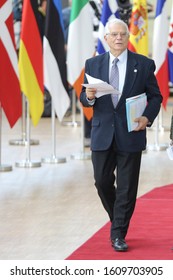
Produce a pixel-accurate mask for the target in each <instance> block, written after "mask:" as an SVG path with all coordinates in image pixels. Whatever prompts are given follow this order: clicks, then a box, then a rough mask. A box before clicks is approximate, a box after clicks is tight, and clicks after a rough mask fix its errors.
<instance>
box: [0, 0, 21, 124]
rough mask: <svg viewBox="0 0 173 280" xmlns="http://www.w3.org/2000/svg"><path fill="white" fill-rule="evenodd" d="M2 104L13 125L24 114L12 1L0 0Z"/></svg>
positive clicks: (0, 100)
mask: <svg viewBox="0 0 173 280" xmlns="http://www.w3.org/2000/svg"><path fill="white" fill-rule="evenodd" d="M0 56H1V61H0V86H1V90H0V105H1V107H2V108H3V110H4V112H5V115H6V117H7V119H8V122H9V124H10V126H11V127H13V126H14V124H15V123H16V122H17V120H18V119H19V118H20V117H21V115H22V96H21V92H20V84H19V73H18V60H17V52H16V46H15V40H14V29H13V14H12V1H11V0H0Z"/></svg>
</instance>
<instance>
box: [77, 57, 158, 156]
mask: <svg viewBox="0 0 173 280" xmlns="http://www.w3.org/2000/svg"><path fill="white" fill-rule="evenodd" d="M154 71H155V64H154V61H153V60H152V59H149V58H147V57H145V56H143V55H139V54H135V53H132V52H131V51H128V58H127V69H126V76H125V83H124V87H123V91H122V95H121V98H120V100H119V102H118V104H117V107H116V109H114V107H113V104H112V99H111V95H110V94H108V95H105V96H102V97H100V98H97V99H96V101H95V104H94V106H93V118H92V129H91V150H93V151H101V150H106V149H108V148H109V147H110V145H111V143H112V140H113V136H115V141H116V145H117V148H118V150H120V151H124V152H136V151H142V150H144V149H145V148H146V129H145V130H142V131H139V132H135V131H132V132H128V129H127V119H126V107H125V103H126V98H128V97H132V96H135V95H139V94H141V93H144V92H145V93H146V94H147V107H146V109H145V111H144V113H143V116H146V117H147V118H148V119H149V121H150V123H151V124H152V123H153V121H154V119H155V118H156V116H157V115H158V113H159V110H160V105H161V102H162V95H161V93H160V90H159V87H158V84H157V80H156V77H155V75H154ZM85 73H87V74H89V75H91V76H93V77H95V78H98V79H101V80H103V81H106V82H108V83H109V52H106V53H104V54H102V55H98V56H95V57H92V58H90V59H88V60H87V61H86V64H85ZM84 82H85V83H87V79H86V77H85V81H84ZM80 101H81V103H82V104H83V106H85V107H89V106H90V105H89V104H88V101H87V99H86V93H85V88H83V89H82V92H81V95H80ZM151 124H150V125H151Z"/></svg>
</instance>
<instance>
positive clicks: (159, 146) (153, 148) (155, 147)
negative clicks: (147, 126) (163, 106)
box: [147, 115, 168, 151]
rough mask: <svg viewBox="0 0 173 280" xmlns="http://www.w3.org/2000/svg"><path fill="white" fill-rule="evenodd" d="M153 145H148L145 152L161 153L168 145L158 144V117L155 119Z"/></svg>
mask: <svg viewBox="0 0 173 280" xmlns="http://www.w3.org/2000/svg"><path fill="white" fill-rule="evenodd" d="M155 123H156V125H155V143H154V144H153V145H148V146H147V150H150V151H163V150H166V149H167V147H168V144H159V115H158V116H157V117H156V119H155Z"/></svg>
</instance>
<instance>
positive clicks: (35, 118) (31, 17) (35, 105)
mask: <svg viewBox="0 0 173 280" xmlns="http://www.w3.org/2000/svg"><path fill="white" fill-rule="evenodd" d="M19 75H20V85H21V91H22V92H23V94H25V96H26V97H27V100H28V102H29V111H30V115H31V119H32V122H33V124H34V125H35V126H36V125H37V124H38V122H39V120H40V118H41V115H42V113H43V110H44V94H43V92H44V84H43V47H42V38H41V35H40V32H39V25H38V2H37V1H36V0H24V2H23V12H22V26H21V39H20V48H19Z"/></svg>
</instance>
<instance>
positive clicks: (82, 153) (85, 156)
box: [71, 108, 91, 160]
mask: <svg viewBox="0 0 173 280" xmlns="http://www.w3.org/2000/svg"><path fill="white" fill-rule="evenodd" d="M80 116H81V138H80V140H81V142H80V153H79V154H72V155H71V159H81V160H86V159H91V153H86V152H85V145H84V114H83V110H82V108H81V110H80Z"/></svg>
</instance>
